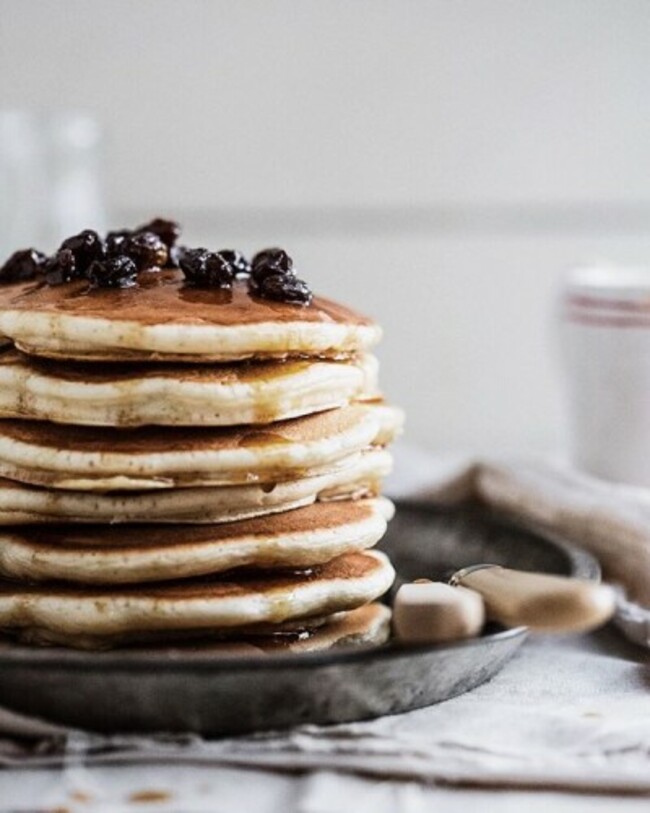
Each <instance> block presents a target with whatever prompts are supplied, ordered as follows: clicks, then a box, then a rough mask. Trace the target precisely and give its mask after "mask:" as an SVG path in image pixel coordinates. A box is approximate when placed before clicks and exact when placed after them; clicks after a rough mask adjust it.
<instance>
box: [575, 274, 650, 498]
mask: <svg viewBox="0 0 650 813" xmlns="http://www.w3.org/2000/svg"><path fill="white" fill-rule="evenodd" d="M562 346H563V354H564V361H565V373H566V379H567V391H568V395H569V413H570V427H571V431H570V443H571V452H572V458H573V462H574V464H575V465H576V466H577V467H578V468H581V469H583V470H585V471H587V472H589V473H590V474H594V475H596V476H598V477H602V478H605V479H608V480H614V481H618V482H622V483H629V484H632V485H637V486H644V487H648V488H650V267H648V268H620V267H607V266H597V267H585V268H579V269H575V270H574V271H572V272H571V274H570V275H569V276H568V278H567V281H566V285H565V288H564V292H563V296H562Z"/></svg>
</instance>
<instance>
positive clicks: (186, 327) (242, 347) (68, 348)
mask: <svg viewBox="0 0 650 813" xmlns="http://www.w3.org/2000/svg"><path fill="white" fill-rule="evenodd" d="M0 334H3V335H4V336H6V337H8V338H10V339H13V341H14V342H15V344H16V346H17V347H19V348H20V349H21V350H23V351H24V352H26V353H30V354H33V355H37V356H45V357H48V358H59V359H78V360H88V361H90V360H92V361H135V360H143V361H150V360H164V361H192V362H206V361H219V362H230V361H239V360H243V359H250V358H256V359H269V358H274V359H277V358H286V357H289V356H309V357H326V358H345V357H348V356H351V355H354V354H357V353H359V352H361V351H365V350H367V349H369V348H370V347H372V346H373V345H374V344H376V343H377V341H378V340H379V338H380V336H381V331H380V329H379V327H378V326H377V325H376V324H375V323H374V322H372V321H371V320H370V319H367V318H366V317H364V316H361V315H359V314H357V313H355V312H354V311H352V310H350V309H349V308H346V307H344V306H343V305H339V304H338V303H336V302H332V301H330V300H328V299H323V298H321V297H316V298H314V300H313V302H312V304H311V305H309V306H301V305H291V304H287V303H283V302H273V301H270V300H264V299H260V298H258V297H254V296H251V295H250V294H249V293H248V286H247V284H246V283H245V282H241V281H240V282H236V283H235V285H234V286H233V289H232V291H230V290H223V289H215V288H213V289H208V290H201V289H197V288H193V287H190V286H188V285H186V284H185V282H184V277H183V274H182V273H181V272H179V271H173V270H166V271H161V272H159V273H153V272H145V273H142V274H140V275H139V276H138V285H137V286H136V287H134V288H122V289H120V288H117V289H107V288H103V289H93V288H91V287H90V285H89V283H88V282H87V281H86V280H76V281H73V282H69V283H66V284H64V285H57V286H48V285H46V284H45V283H43V282H28V283H17V284H13V285H5V286H2V288H0Z"/></svg>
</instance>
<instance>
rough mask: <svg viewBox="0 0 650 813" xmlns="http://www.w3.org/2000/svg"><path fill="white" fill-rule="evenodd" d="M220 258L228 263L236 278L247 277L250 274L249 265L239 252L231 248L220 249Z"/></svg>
mask: <svg viewBox="0 0 650 813" xmlns="http://www.w3.org/2000/svg"><path fill="white" fill-rule="evenodd" d="M219 254H220V256H221V257H223V258H224V260H226V262H228V263H230V265H231V266H232V267H233V268H234V270H235V274H236V275H237V276H238V277H247V276H248V275H249V274H250V272H251V264H250V263H249V261H248V260H247V259H246V257H244V255H243V254H242V253H241V252H240V251H235V250H234V249H231V248H222V249H221V251H220V252H219Z"/></svg>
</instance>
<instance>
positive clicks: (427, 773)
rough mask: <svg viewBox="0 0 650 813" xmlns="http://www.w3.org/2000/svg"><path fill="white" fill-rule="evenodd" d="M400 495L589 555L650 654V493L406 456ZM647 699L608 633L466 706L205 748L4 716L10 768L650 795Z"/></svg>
mask: <svg viewBox="0 0 650 813" xmlns="http://www.w3.org/2000/svg"><path fill="white" fill-rule="evenodd" d="M392 492H393V494H395V495H396V496H406V495H409V496H414V495H415V496H416V497H418V498H420V499H428V500H433V501H436V502H438V503H449V502H457V501H461V500H463V499H468V498H472V499H476V498H480V499H483V500H485V501H486V502H487V503H489V504H490V505H492V506H494V507H495V508H496V509H497V510H499V511H501V512H502V513H504V514H506V515H508V516H512V517H513V518H516V520H517V521H518V522H525V523H527V524H530V525H532V526H535V527H541V528H543V529H544V530H545V532H547V533H552V534H557V535H559V536H561V537H562V538H564V539H569V540H572V541H574V542H576V543H579V544H582V545H583V546H584V547H585V548H587V549H588V550H590V551H592V552H593V553H594V554H596V555H597V556H598V558H599V559H600V561H601V563H602V565H603V568H604V571H605V573H606V574H607V575H608V577H609V578H611V579H613V580H614V581H616V582H617V583H619V584H621V585H622V586H623V587H624V588H625V590H626V591H627V595H628V596H629V599H630V600H627V599H625V598H623V597H622V598H621V601H620V605H619V611H618V616H617V623H618V624H619V625H620V626H621V628H622V629H623V630H624V631H625V633H626V634H627V635H628V637H630V638H631V639H632V640H635V641H638V642H640V643H642V644H644V645H645V646H648V645H649V642H650V634H649V630H650V621H649V615H650V613H649V612H648V610H647V609H644V606H643V605H644V604H648V603H649V602H650V559H649V553H648V552H649V550H650V497H648V496H647V495H646V494H645V493H644V492H639V491H636V490H634V489H629V488H622V487H619V486H612V485H609V484H605V483H601V482H598V481H595V480H592V479H590V478H587V477H584V476H582V475H578V474H575V473H572V472H570V471H569V470H568V469H566V468H563V467H561V466H557V465H551V464H548V463H543V462H542V463H477V462H475V461H471V460H458V459H455V460H440V459H439V458H431V457H428V456H422V455H419V454H418V453H415V452H408V451H403V454H402V458H401V464H400V466H399V467H398V472H397V476H396V478H394V480H393V484H392ZM596 641H598V642H599V643H598V645H596V643H594V642H596ZM550 664H552V668H550ZM649 688H650V653H647V652H646V651H645V650H643V649H640V648H638V647H634V646H632V645H630V644H625V643H624V642H623V641H622V640H620V639H618V640H617V638H616V637H615V636H613V633H611V632H609V633H608V632H604V633H601V634H600V635H599V636H598V638H596V639H595V638H570V639H561V640H559V641H556V640H553V639H540V640H537V641H531V642H530V643H527V644H526V645H525V646H524V648H523V650H521V651H520V653H519V655H518V656H517V657H516V658H515V659H514V661H513V662H511V663H510V664H509V665H508V666H506V667H505V669H504V670H503V671H502V672H501V673H499V675H497V677H496V678H494V679H493V680H492V681H491V682H489V683H487V684H484V685H483V686H481V687H479V688H478V689H476V690H475V691H473V692H471V693H469V694H466V695H463V696H461V697H458V698H454V699H452V700H449V701H447V702H446V703H441V704H438V705H436V706H432V707H430V708H428V709H422V710H419V711H414V712H411V713H409V714H403V715H398V716H395V717H386V718H382V719H380V720H376V721H369V722H364V723H353V724H347V725H340V726H333V727H319V726H303V727H300V728H298V729H294V730H292V731H290V732H287V733H279V734H266V735H259V736H252V737H241V738H237V739H234V740H233V739H229V740H220V741H205V740H202V739H200V738H198V737H194V736H191V735H187V736H180V737H179V736H165V735H160V736H158V737H134V736H115V737H103V736H97V735H93V734H88V733H83V732H78V731H75V732H66V731H64V730H62V729H61V728H60V727H57V726H51V725H49V724H48V723H47V721H38V720H27V719H24V718H22V717H20V716H17V715H15V714H12V713H11V712H9V711H6V712H2V711H0V765H1V764H5V765H7V766H10V765H14V766H27V765H43V764H48V765H49V764H63V765H68V766H69V765H74V764H77V763H78V762H83V763H85V764H92V763H99V764H101V763H108V762H119V761H129V762H138V761H140V762H142V761H171V760H173V761H174V762H178V761H186V762H190V763H191V762H197V763H209V764H237V765H250V766H263V767H267V768H269V769H278V770H296V769H310V768H329V769H332V770H338V771H347V772H359V773H363V774H372V775H376V776H386V777H394V776H404V777H411V778H413V779H417V780H421V781H427V782H431V781H434V782H440V783H446V784H464V785H486V786H503V787H514V786H522V787H554V788H569V789H572V790H580V789H584V790H587V789H588V790H613V791H617V790H619V791H625V792H628V793H630V792H639V793H650V693H649V692H648V689H649ZM1 703H2V698H0V705H1ZM3 734H4V738H3Z"/></svg>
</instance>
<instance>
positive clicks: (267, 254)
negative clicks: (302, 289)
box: [251, 248, 293, 272]
mask: <svg viewBox="0 0 650 813" xmlns="http://www.w3.org/2000/svg"><path fill="white" fill-rule="evenodd" d="M251 265H252V266H253V269H255V268H256V267H257V266H258V265H264V266H267V265H272V266H275V268H277V269H279V271H285V272H288V271H291V269H292V268H293V260H292V259H291V257H290V256H289V255H288V254H287V252H286V251H285V250H284V249H282V248H265V249H263V250H262V251H258V252H257V254H256V255H255V256H254V257H253V261H252V263H251Z"/></svg>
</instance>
